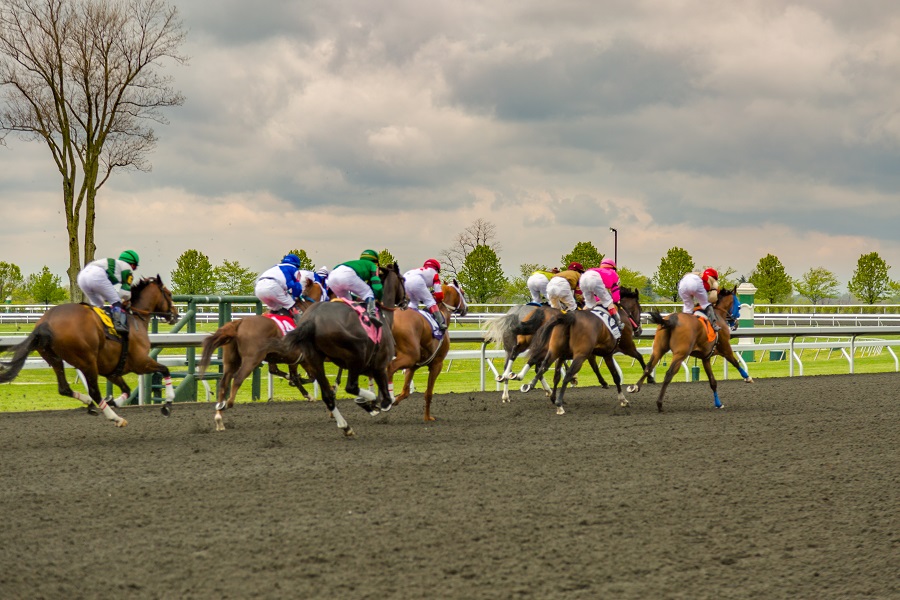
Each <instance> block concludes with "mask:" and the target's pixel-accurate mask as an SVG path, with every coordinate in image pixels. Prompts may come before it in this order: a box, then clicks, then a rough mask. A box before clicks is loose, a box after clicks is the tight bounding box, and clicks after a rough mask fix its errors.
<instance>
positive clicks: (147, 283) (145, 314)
mask: <svg viewBox="0 0 900 600" xmlns="http://www.w3.org/2000/svg"><path fill="white" fill-rule="evenodd" d="M128 313H129V314H128V316H127V317H126V319H127V321H128V324H129V333H128V335H127V336H126V337H124V338H122V337H119V338H117V339H109V338H108V337H107V326H105V325H104V324H103V323H102V322H101V320H100V317H99V316H98V315H97V314H96V313H95V312H94V309H93V307H91V306H89V305H87V304H78V303H69V304H60V305H58V306H54V307H53V308H51V309H49V310H48V311H47V312H45V313H44V314H43V316H41V318H40V319H39V320H38V322H37V324H36V325H35V327H34V331H32V332H31V334H30V335H29V336H28V337H27V338H25V341H23V342H22V343H20V344H17V345H15V346H13V347H12V348H10V349H9V350H8V352H9V353H11V354H12V359H11V360H9V361H8V362H3V363H0V365H2V366H0V383H8V382H10V381H12V380H13V379H15V378H16V376H17V375H18V374H19V371H21V370H22V366H23V365H24V364H25V360H26V359H27V358H28V355H29V354H31V352H32V351H35V350H36V351H37V352H38V354H40V355H41V358H43V359H44V360H45V361H47V363H48V364H49V365H50V367H52V368H53V371H54V372H55V373H56V381H57V386H58V392H59V395H60V396H67V397H69V398H75V399H76V400H80V401H81V402H83V403H84V404H86V405H87V406H88V411H89V412H91V414H96V410H97V409H99V410H100V411H102V412H103V414H104V416H106V418H107V419H109V420H110V421H113V422H114V423H115V425H116V427H125V426H126V425H128V421H126V420H125V419H123V418H122V417H120V416H119V415H117V414H116V412H115V411H114V410H113V408H112V406H110V404H113V405H115V406H121V404H122V403H124V402H126V401H127V400H128V397H129V395H130V394H131V388H130V387H129V386H128V384H127V383H125V380H124V379H123V378H122V376H123V375H125V374H127V373H137V374H139V375H143V374H146V373H159V374H160V375H162V377H163V382H164V383H165V386H166V402H165V405H164V406H163V407H162V414H163V415H165V416H169V415H170V414H171V410H172V402H173V401H174V400H175V390H174V388H173V387H172V377H171V375H170V374H169V368H168V367H166V366H165V365H163V364H160V363H158V362H156V361H155V360H153V359H152V358H150V337H149V335H148V334H147V325H148V321H149V319H150V317H152V316H158V317H163V318H165V320H166V322H167V323H169V324H170V325H174V324H175V323H176V322H177V321H178V309H177V308H176V307H175V303H174V302H173V301H172V293H171V292H170V291H169V290H168V288H166V286H164V285H163V283H162V279H161V278H160V276H159V275H157V276H156V277H150V278H146V279H141V280H140V281H139V282H138V283H137V284H136V285H134V286H133V287H132V289H131V306H130V308H129V310H128ZM64 363H69V364H70V365H72V366H73V367H74V368H76V369H78V370H79V371H81V373H82V375H84V380H85V382H86V383H87V388H88V395H87V396H86V395H84V394H82V393H79V392H76V391H74V390H72V387H71V386H70V385H69V382H68V381H66V373H65V365H64ZM100 375H103V376H104V377H106V379H108V380H109V381H110V382H112V383H113V384H115V385H116V386H118V388H119V389H120V390H121V391H122V394H121V395H120V396H119V397H118V398H117V399H116V401H113V400H112V398H111V397H110V398H107V399H104V398H103V396H102V395H101V394H100V385H99V383H98V379H99V376H100Z"/></svg>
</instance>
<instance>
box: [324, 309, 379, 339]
mask: <svg viewBox="0 0 900 600" xmlns="http://www.w3.org/2000/svg"><path fill="white" fill-rule="evenodd" d="M331 302H343V303H344V304H346V305H347V306H349V307H350V308H352V309H353V312H355V313H356V314H357V316H358V317H359V324H360V325H362V328H363V329H364V330H365V332H366V335H367V336H369V339H370V340H372V342H373V343H375V344H378V343H380V342H381V329H382V328H381V327H375V325H374V324H373V323H372V321H370V320H369V315H368V314H366V306H365V305H364V304H360V303H359V302H350V301H349V300H346V299H344V298H333V299H332V300H331Z"/></svg>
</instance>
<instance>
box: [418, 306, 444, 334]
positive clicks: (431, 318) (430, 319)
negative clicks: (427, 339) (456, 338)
mask: <svg viewBox="0 0 900 600" xmlns="http://www.w3.org/2000/svg"><path fill="white" fill-rule="evenodd" d="M416 310H417V311H419V314H420V315H422V316H423V317H425V320H426V321H427V322H428V324H429V325H431V337H433V338H434V339H436V340H439V339H442V338H443V337H444V332H443V331H441V328H440V327H438V324H437V321H435V320H434V316H433V315H432V314H431V313H430V312H428V311H427V310H422V309H421V308H417V309H416Z"/></svg>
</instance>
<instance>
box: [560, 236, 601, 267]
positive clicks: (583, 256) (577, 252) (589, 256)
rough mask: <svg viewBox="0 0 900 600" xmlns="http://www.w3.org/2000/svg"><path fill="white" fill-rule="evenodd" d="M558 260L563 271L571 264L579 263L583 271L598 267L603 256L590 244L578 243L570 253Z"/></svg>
mask: <svg viewBox="0 0 900 600" xmlns="http://www.w3.org/2000/svg"><path fill="white" fill-rule="evenodd" d="M559 260H560V261H562V265H561V266H562V268H563V269H565V268H566V267H567V266H568V265H569V263H571V262H580V263H581V266H583V267H584V268H585V269H592V268H594V267H599V266H600V261H602V260H603V255H602V254H601V253H600V251H599V250H597V247H596V246H594V244H592V243H591V242H578V243H577V244H575V247H574V248H572V251H571V252H569V253H568V254H564V255H563V256H562V257H561V258H560V259H559Z"/></svg>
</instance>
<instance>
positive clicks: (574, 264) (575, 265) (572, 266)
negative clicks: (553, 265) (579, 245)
mask: <svg viewBox="0 0 900 600" xmlns="http://www.w3.org/2000/svg"><path fill="white" fill-rule="evenodd" d="M566 268H567V269H569V270H570V271H578V272H579V273H584V267H583V266H582V265H581V263H580V262H570V263H569V266H568V267H566Z"/></svg>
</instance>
